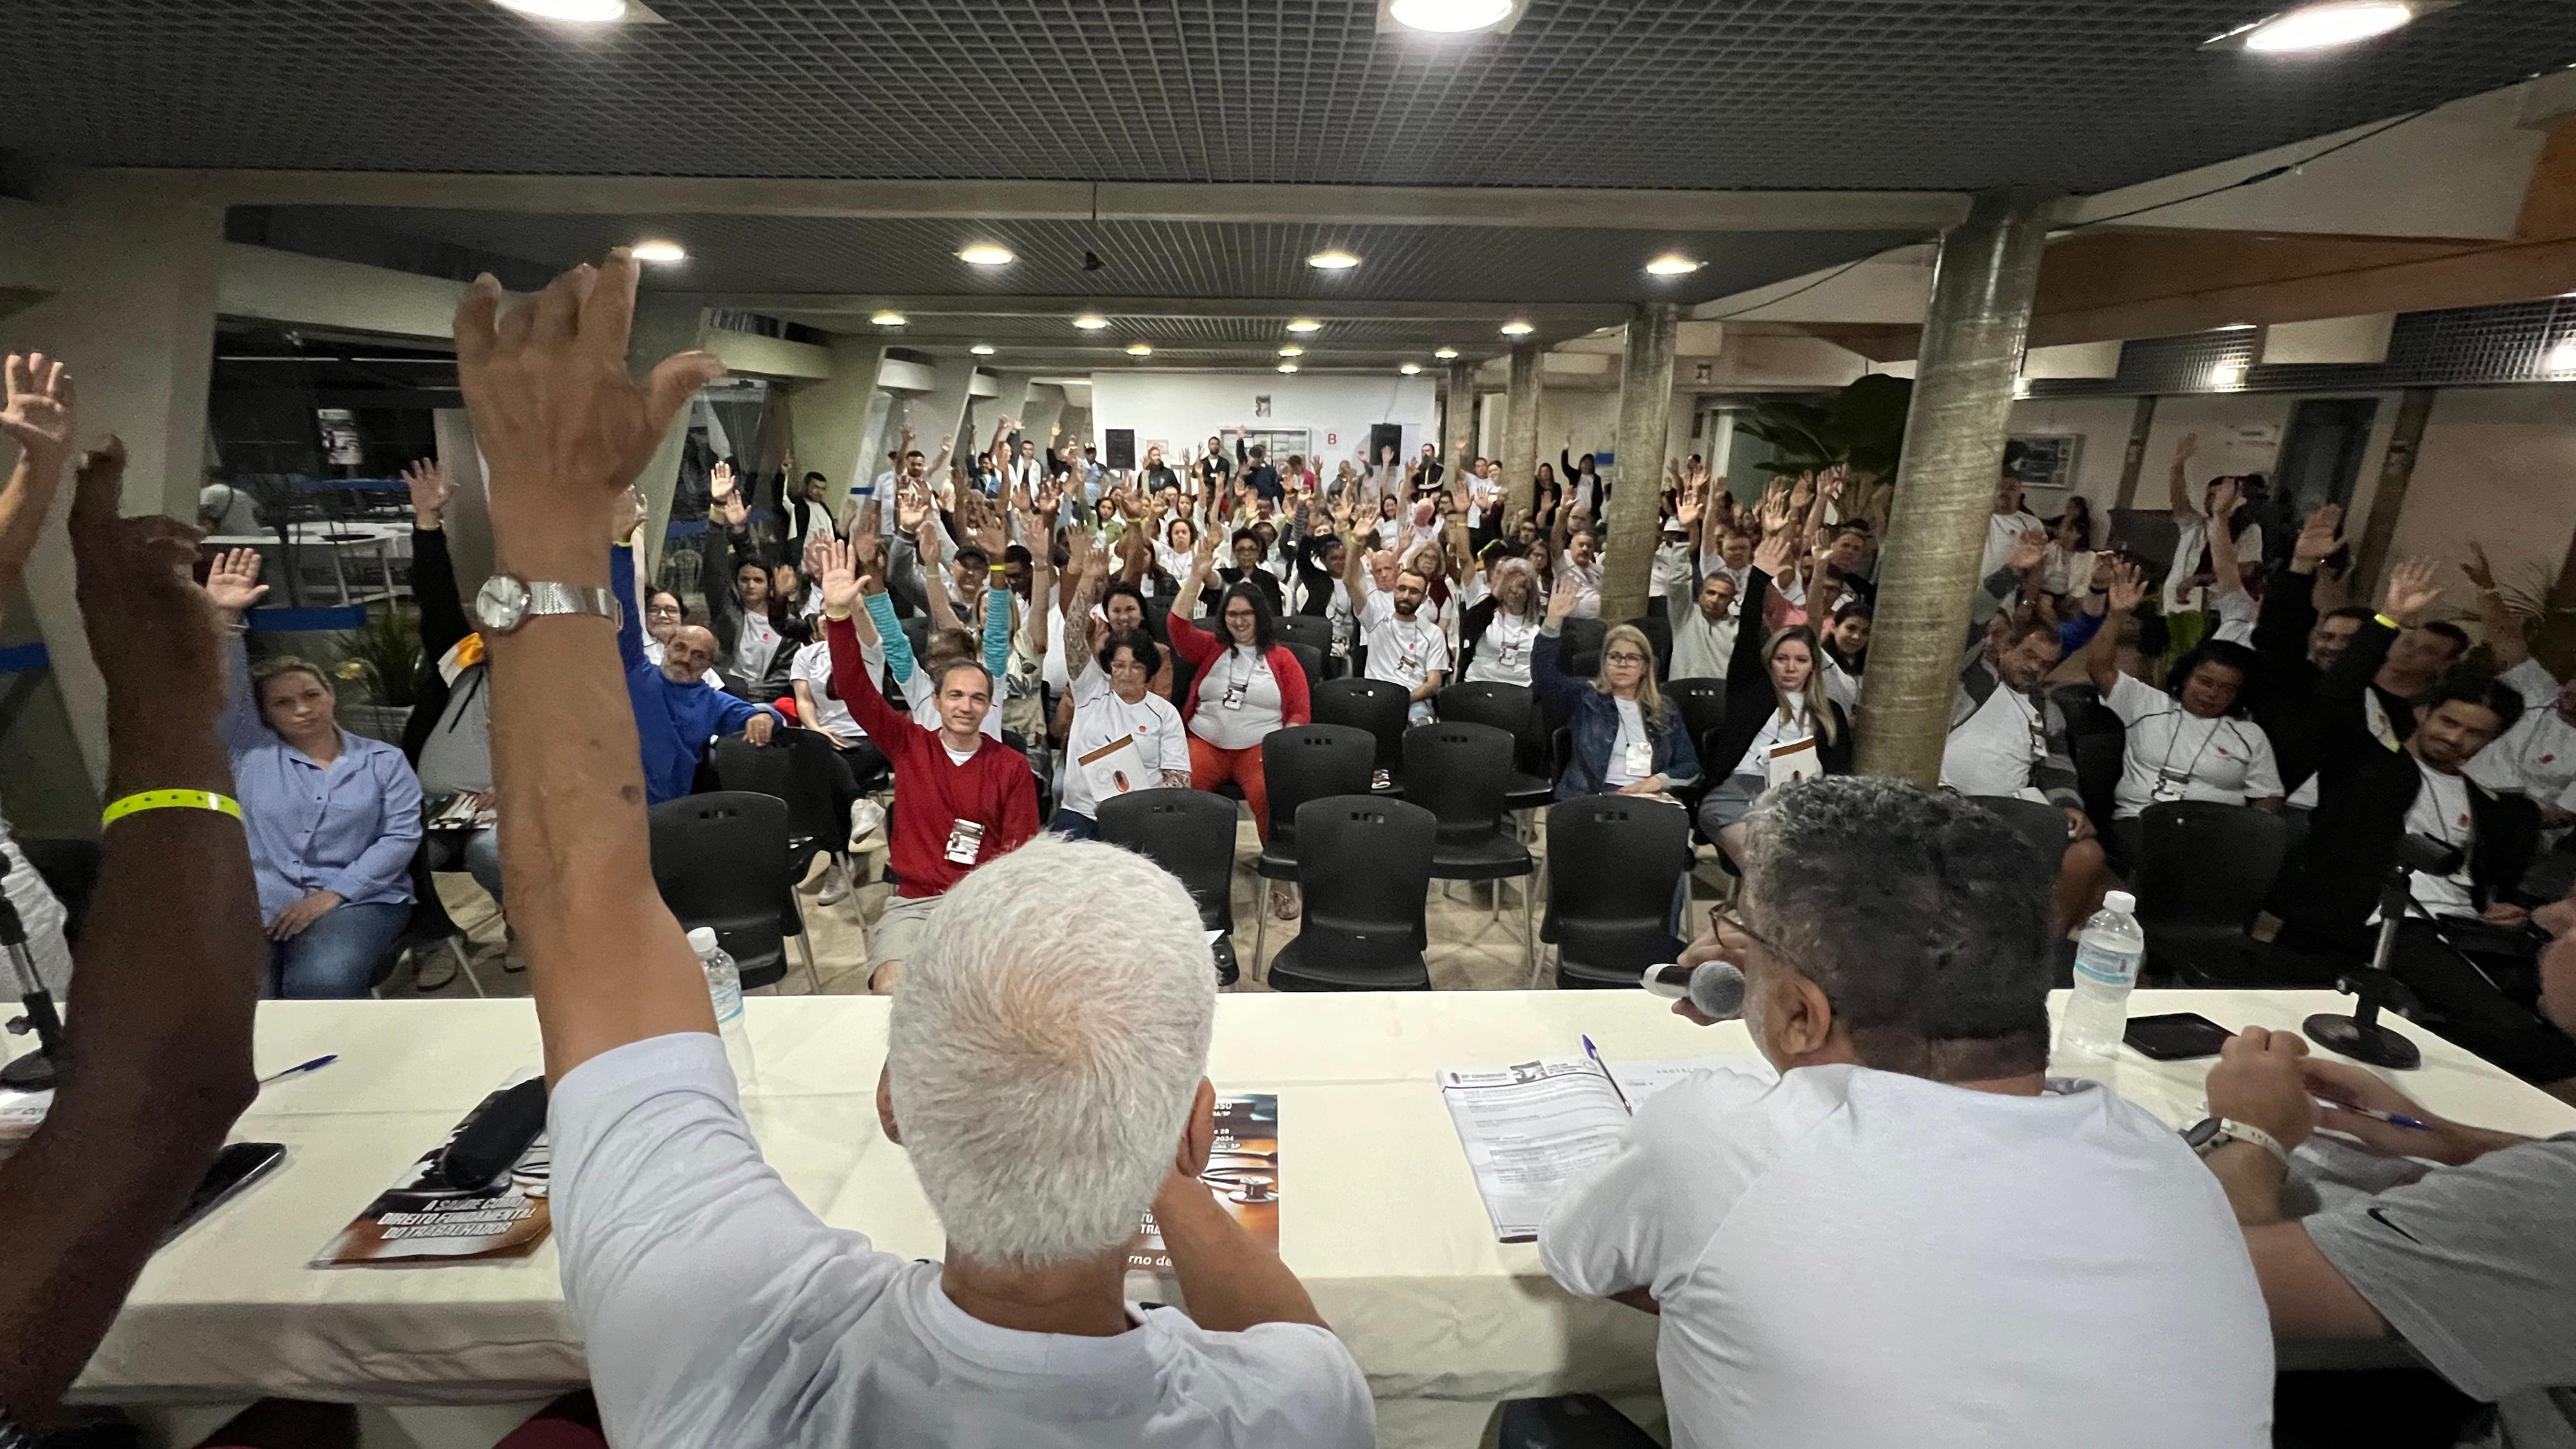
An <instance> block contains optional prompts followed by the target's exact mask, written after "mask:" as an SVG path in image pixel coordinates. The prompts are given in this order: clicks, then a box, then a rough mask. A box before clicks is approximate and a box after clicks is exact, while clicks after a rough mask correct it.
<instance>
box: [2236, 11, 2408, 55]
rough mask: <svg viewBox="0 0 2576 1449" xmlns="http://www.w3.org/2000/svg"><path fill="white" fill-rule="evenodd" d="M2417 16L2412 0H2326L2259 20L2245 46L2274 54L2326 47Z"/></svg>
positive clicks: (2377, 32)
mask: <svg viewBox="0 0 2576 1449" xmlns="http://www.w3.org/2000/svg"><path fill="white" fill-rule="evenodd" d="M2414 18H2415V6H2413V5H2412V4H2409V3H2408V0H2324V3H2322V4H2316V5H2302V6H2300V7H2299V8H2298V9H2296V10H2290V11H2285V12H2283V13H2281V14H2279V15H2275V16H2273V17H2272V18H2271V19H2269V20H2264V21H2259V22H2257V23H2256V24H2255V26H2254V28H2253V29H2251V30H2249V31H2247V32H2246V33H2245V48H2246V49H2247V50H2256V51H2265V52H2269V53H2273V54H2278V53H2280V52H2283V51H2294V50H2325V49H2329V48H2331V47H2333V46H2338V45H2351V44H2353V43H2354V42H2355V41H2362V40H2368V39H2370V38H2371V37H2372V36H2374V35H2386V34H2387V33H2388V32H2390V31H2392V30H2395V29H2397V28H2398V27H2399V26H2401V25H2404V24H2405V23H2406V22H2408V21H2410V20H2413V19H2414Z"/></svg>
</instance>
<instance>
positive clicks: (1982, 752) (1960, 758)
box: [1941, 684, 2048, 800]
mask: <svg viewBox="0 0 2576 1449" xmlns="http://www.w3.org/2000/svg"><path fill="white" fill-rule="evenodd" d="M2038 719H2039V711H2038V706H2036V705H2035V704H2033V703H2032V702H2031V701H2030V700H2029V699H2028V698H2026V697H2024V696H2023V695H2020V694H2017V693H2015V692H2014V691H2013V690H2012V689H2010V688H2009V687H2007V686H2005V685H2003V684H1997V685H1996V686H1995V692H1994V693H1993V694H1991V695H1989V696H1987V697H1986V702H1985V703H1984V704H1981V705H1979V706H1978V707H1977V712H1976V713H1975V714H1972V715H1970V716H1968V717H1967V719H1965V720H1963V721H1961V722H1960V725H1959V727H1958V728H1957V729H1954V730H1952V731H1950V739H1949V742H1948V743H1947V744H1945V745H1943V746H1942V747H1941V783H1942V784H1943V785H1945V786H1947V787H1949V788H1950V789H1953V790H1956V791H1958V792H1959V793H1960V794H1962V795H2016V796H2019V797H2020V798H2022V799H2024V800H2046V799H2047V798H2048V797H2047V796H2046V795H2043V794H2041V793H2040V792H2039V790H2038V788H2037V787H2036V786H2034V785H2032V784H2031V767H2032V766H2033V765H2035V764H2037V763H2038V762H2039V761H2040V760H2041V759H2042V758H2044V757H2045V753H2046V746H2045V743H2044V741H2043V740H2042V738H2041V737H2040V736H2039V735H2038V734H2037V730H2038Z"/></svg>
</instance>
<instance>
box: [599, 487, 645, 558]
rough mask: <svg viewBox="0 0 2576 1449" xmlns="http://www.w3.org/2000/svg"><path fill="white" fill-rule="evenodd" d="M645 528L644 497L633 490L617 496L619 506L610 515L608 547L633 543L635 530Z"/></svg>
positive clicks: (630, 489)
mask: <svg viewBox="0 0 2576 1449" xmlns="http://www.w3.org/2000/svg"><path fill="white" fill-rule="evenodd" d="M643 526H644V495H643V494H642V493H639V492H637V491H636V490H635V489H633V488H629V489H627V490H626V491H625V492H623V493H620V494H618V495H617V504H616V507H615V508H614V509H612V510H611V511H610V513H609V519H608V546H609V547H611V548H615V547H616V546H617V545H619V544H621V543H628V542H631V541H633V539H634V537H635V530H637V529H639V528H642V527H643Z"/></svg>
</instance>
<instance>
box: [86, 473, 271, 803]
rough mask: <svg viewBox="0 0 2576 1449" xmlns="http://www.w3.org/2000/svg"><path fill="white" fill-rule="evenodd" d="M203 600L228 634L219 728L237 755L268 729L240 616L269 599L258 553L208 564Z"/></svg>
mask: <svg viewBox="0 0 2576 1449" xmlns="http://www.w3.org/2000/svg"><path fill="white" fill-rule="evenodd" d="M111 447H112V448H113V451H114V454H115V464H114V466H115V467H116V468H117V469H118V470H119V471H120V472H121V471H123V469H124V467H125V452H124V449H123V448H122V446H118V445H111ZM205 595H206V602H207V603H208V604H210V605H212V606H213V608H214V611H215V618H216V621H217V622H218V623H220V624H222V625H223V628H224V640H223V645H224V647H223V660H224V691H223V694H222V696H221V698H222V701H223V712H222V713H221V714H220V715H219V716H218V717H217V720H216V725H217V728H218V730H219V731H220V732H221V734H222V737H223V741H224V747H225V748H226V749H229V750H231V751H233V752H234V753H236V754H238V753H240V752H241V751H244V750H248V749H253V748H255V747H257V746H258V745H260V744H261V743H263V742H264V741H265V740H266V739H267V737H268V726H266V725H264V724H261V723H260V722H259V700H258V699H257V698H256V697H254V695H253V694H252V692H251V684H250V650H249V647H248V646H247V645H246V644H245V643H244V642H243V639H242V615H243V614H244V613H246V612H248V611H249V609H250V608H251V606H252V605H254V604H257V603H258V602H259V601H260V600H261V599H263V598H266V597H267V596H268V585H266V584H263V583H261V582H260V581H259V550H257V549H254V548H236V549H231V550H228V551H226V552H224V553H219V554H216V555H215V556H214V558H213V559H211V560H210V561H208V563H207V564H206V582H205Z"/></svg>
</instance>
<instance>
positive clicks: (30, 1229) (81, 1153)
mask: <svg viewBox="0 0 2576 1449" xmlns="http://www.w3.org/2000/svg"><path fill="white" fill-rule="evenodd" d="M123 471H124V455H123V450H122V449H121V448H118V447H116V446H115V445H113V444H111V445H110V448H109V450H108V451H107V452H105V453H102V454H93V455H91V456H90V457H89V458H87V459H84V460H83V462H82V465H81V469H80V476H79V480H78V482H77V483H76V484H75V485H74V492H73V497H72V516H71V541H72V558H73V561H74V564H75V566H76V567H77V569H78V574H79V584H78V590H79V599H80V611H81V618H82V622H83V623H84V625H85V626H86V628H87V632H88V635H89V650H90V654H91V657H92V658H94V659H95V660H96V661H97V663H98V671H99V674H100V675H101V676H102V677H103V678H104V679H105V681H106V685H107V739H108V759H107V776H108V778H107V798H108V799H110V800H119V799H123V798H124V797H126V796H128V795H131V794H133V793H135V792H137V791H142V790H174V789H175V790H201V791H206V792H209V793H212V794H216V795H225V796H229V795H231V794H232V792H233V779H232V769H231V765H230V762H229V761H228V760H227V759H226V757H225V752H224V746H223V744H222V742H221V741H220V740H218V739H217V738H216V736H215V717H216V714H217V712H218V711H219V710H220V709H221V707H222V700H223V693H224V674H223V664H222V654H221V652H220V651H221V648H222V644H221V630H220V628H219V626H218V625H217V623H216V621H215V617H214V612H213V610H212V609H211V608H210V607H209V605H208V604H207V601H206V599H205V597H204V596H203V595H202V594H201V593H200V592H199V590H198V589H197V588H196V587H195V586H193V585H192V584H190V583H189V581H188V572H187V571H188V566H189V562H190V560H191V559H192V558H193V556H194V555H195V552H196V537H197V535H196V532H195V530H193V529H190V528H187V527H185V526H183V525H181V524H179V523H177V522H175V521H173V520H170V519H167V518H160V517H144V518H137V519H132V520H121V519H119V518H118V517H117V497H118V492H119V489H120V485H121V482H122V475H123ZM12 491H13V492H14V491H15V490H14V488H13V490H12ZM100 845H101V857H100V862H99V877H98V888H97V891H96V893H95V895H94V896H93V897H92V899H91V902H90V908H89V912H88V914H87V916H86V917H85V918H84V929H83V930H82V932H81V935H80V938H79V944H78V945H76V946H75V947H74V948H73V953H72V954H73V957H74V960H75V962H76V964H77V969H76V970H75V972H74V973H73V976H72V985H71V999H70V1003H69V1012H68V1015H69V1022H68V1024H67V1026H66V1029H65V1037H66V1050H65V1053H64V1056H65V1062H64V1066H63V1072H62V1077H61V1082H60V1085H59V1086H58V1087H57V1088H56V1090H55V1093H54V1101H53V1106H52V1108H51V1110H49V1111H48V1112H47V1113H46V1114H45V1120H44V1123H43V1125H41V1126H39V1127H38V1128H37V1129H36V1130H35V1133H34V1134H33V1135H32V1136H30V1137H29V1138H28V1139H27V1141H26V1143H25V1145H24V1146H22V1147H20V1148H19V1149H18V1151H17V1152H16V1153H15V1154H13V1155H12V1156H11V1157H10V1158H9V1159H8V1161H7V1162H5V1163H0V1233H5V1234H6V1235H7V1237H8V1242H9V1251H8V1252H6V1253H0V1408H6V1409H7V1410H8V1411H9V1413H10V1415H11V1416H12V1417H14V1418H16V1419H17V1420H19V1421H20V1422H21V1423H24V1424H29V1425H31V1426H33V1425H36V1424H37V1423H38V1422H39V1421H41V1420H42V1419H44V1418H45V1417H46V1416H48V1415H49V1414H50V1413H51V1412H52V1410H53V1408H54V1406H55V1404H56V1403H57V1402H58V1401H59V1400H60V1398H61V1396H62V1394H63V1392H64V1390H65V1389H67V1388H68V1387H69V1386H70V1384H71V1382H72V1379H73V1378H74V1377H75V1376H76V1375H78V1374H79V1372H80V1371H81V1366H82V1365H83V1364H84V1363H86V1362H88V1360H89V1357H90V1354H91V1352H92V1350H94V1349H96V1348H97V1347H98V1342H99V1340H100V1339H101V1338H102V1337H103V1336H105V1334H106V1333H107V1329H108V1325H109V1323H111V1322H112V1321H113V1320H114V1319H115V1317H116V1312H117V1309H118V1307H119V1306H120V1305H121V1304H122V1303H123V1302H124V1299H125V1295H126V1292H127V1290H128V1289H130V1288H131V1287H132V1286H133V1284H134V1279H135V1275H136V1274H137V1273H139V1272H141V1271H142V1268H143V1263H144V1260H145V1259H146V1258H148V1257H150V1256H151V1254H152V1251H153V1249H154V1248H156V1247H158V1246H160V1243H161V1237H162V1234H163V1232H164V1231H165V1229H166V1228H167V1226H168V1224H169V1223H170V1221H171V1219H172V1218H173V1217H175V1216H177V1214H178V1211H179V1208H180V1205H181V1204H182V1203H184V1202H185V1201H186V1200H187V1197H188V1194H189V1192H190V1190H191V1189H193V1188H194V1187H195V1186H196V1185H197V1181H198V1179H199V1178H200V1177H201V1176H203V1175H204V1173H205V1170H206V1168H207V1166H208V1165H209V1164H210V1163H212V1162H213V1161H214V1157H215V1152H216V1149H218V1148H219V1147H221V1146H222V1145H223V1140H224V1135H225V1133H226V1132H227V1131H229V1130H230V1129H231V1127H232V1124H233V1121H234V1119H235V1118H237V1117H239V1116H240V1115H241V1112H242V1109H243V1108H244V1107H246V1106H248V1105H249V1104H250V1101H251V1098H252V1096H253V1095H254V1094H255V1093H256V1092H257V1090H258V1089H257V1087H256V1086H255V1085H254V1084H253V1081H252V1071H251V1015H252V1008H253V1006H254V1004H255V1003H256V1000H257V998H258V995H259V982H260V977H261V975H262V973H263V971H264V969H265V967H266V965H267V962H268V941H267V938H266V937H265V936H264V935H263V934H262V933H261V930H260V916H259V887H258V886H257V885H256V884H255V883H254V882H253V880H252V878H251V866H250V849H249V846H248V843H247V840H246V838H245V836H244V835H243V832H242V823H241V822H240V821H239V820H236V819H233V818H231V817H229V816H226V815H223V814H219V813H217V812H216V811H213V810H198V809H164V810H143V811H138V812H136V813H133V814H130V815H126V816H123V817H121V818H119V819H118V820H116V821H115V822H114V823H113V824H110V825H109V826H107V827H106V829H105V830H104V832H103V833H102V835H101V837H100Z"/></svg>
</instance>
